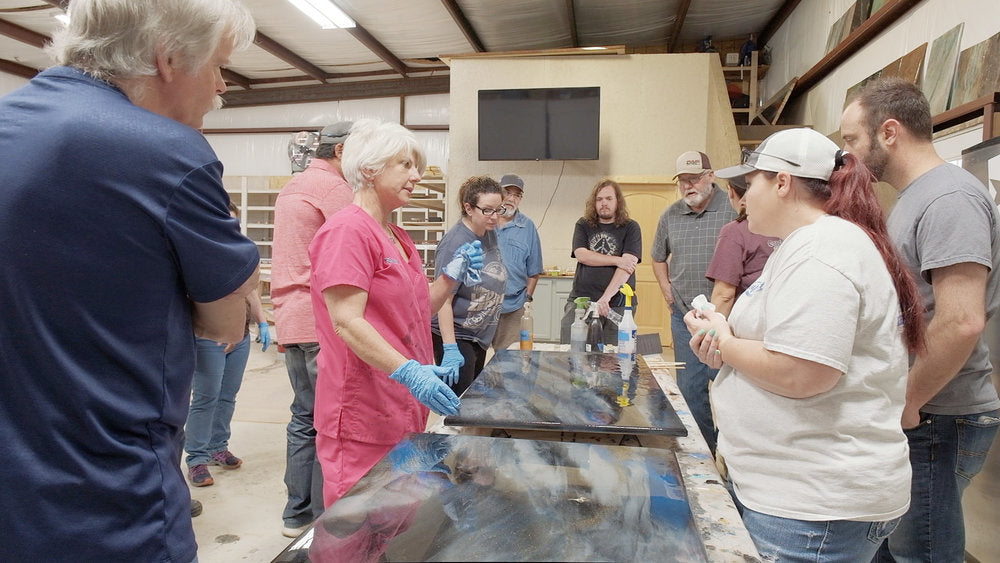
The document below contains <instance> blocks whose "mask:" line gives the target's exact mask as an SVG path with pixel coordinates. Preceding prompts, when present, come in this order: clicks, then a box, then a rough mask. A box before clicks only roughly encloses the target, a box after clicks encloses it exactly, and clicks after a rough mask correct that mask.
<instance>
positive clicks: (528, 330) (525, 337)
mask: <svg viewBox="0 0 1000 563" xmlns="http://www.w3.org/2000/svg"><path fill="white" fill-rule="evenodd" d="M534 328H535V319H534V317H532V316H531V302H530V301H528V302H527V303H525V304H524V314H523V315H521V349H522V350H531V348H532V344H533V343H534Z"/></svg>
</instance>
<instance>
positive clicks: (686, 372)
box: [670, 305, 719, 454]
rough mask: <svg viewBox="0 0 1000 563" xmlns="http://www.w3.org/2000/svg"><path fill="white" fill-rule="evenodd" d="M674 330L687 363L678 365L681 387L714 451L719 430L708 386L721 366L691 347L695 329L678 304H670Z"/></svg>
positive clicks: (679, 357)
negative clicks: (712, 364) (704, 360)
mask: <svg viewBox="0 0 1000 563" xmlns="http://www.w3.org/2000/svg"><path fill="white" fill-rule="evenodd" d="M670 332H671V334H672V335H673V339H674V360H675V361H678V362H684V367H682V368H678V369H677V387H679V388H680V390H681V395H683V396H684V400H685V401H687V404H688V408H689V409H691V416H693V417H694V421H695V422H696V423H697V424H698V429H699V430H701V435H702V436H704V437H705V442H707V443H708V449H709V450H710V451H711V452H712V453H713V454H714V453H715V436H716V431H715V423H714V422H713V421H712V405H711V403H710V402H709V399H708V386H709V384H710V383H711V382H712V381H715V376H716V375H718V373H719V370H717V369H712V368H710V367H708V366H707V365H705V364H703V363H701V360H699V359H698V356H696V355H695V353H694V351H692V350H691V345H690V341H691V333H690V332H689V331H688V329H687V325H685V324H684V313H682V312H679V311H678V309H677V307H676V306H675V305H671V306H670Z"/></svg>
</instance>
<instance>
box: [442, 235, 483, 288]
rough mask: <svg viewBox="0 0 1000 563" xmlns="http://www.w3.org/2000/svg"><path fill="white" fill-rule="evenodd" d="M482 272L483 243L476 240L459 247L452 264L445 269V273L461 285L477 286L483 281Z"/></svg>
mask: <svg viewBox="0 0 1000 563" xmlns="http://www.w3.org/2000/svg"><path fill="white" fill-rule="evenodd" d="M482 271H483V243H481V242H479V241H478V240H474V241H472V242H467V243H465V244H463V245H462V246H460V247H458V250H456V251H455V254H454V256H452V258H451V262H448V265H447V266H445V267H444V270H443V273H444V275H446V276H448V277H449V278H451V279H453V280H455V281H457V282H459V283H463V284H465V285H476V284H478V283H479V282H481V281H483V278H482V275H480V272H482Z"/></svg>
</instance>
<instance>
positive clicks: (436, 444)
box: [388, 440, 451, 474]
mask: <svg viewBox="0 0 1000 563" xmlns="http://www.w3.org/2000/svg"><path fill="white" fill-rule="evenodd" d="M450 449H451V448H450V446H449V445H448V442H446V441H444V440H436V441H432V442H429V443H424V444H415V443H413V442H412V441H405V442H402V443H401V444H398V445H397V446H396V447H395V448H393V449H392V450H391V451H389V456H388V457H389V461H390V462H391V463H392V468H393V469H396V470H398V471H402V472H403V473H417V472H419V471H440V472H441V473H447V474H451V469H449V468H448V466H447V465H445V464H443V463H441V462H442V461H443V460H444V458H446V457H448V452H449V451H450Z"/></svg>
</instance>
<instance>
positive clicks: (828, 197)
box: [799, 152, 925, 353]
mask: <svg viewBox="0 0 1000 563" xmlns="http://www.w3.org/2000/svg"><path fill="white" fill-rule="evenodd" d="M838 159H840V160H842V161H843V165H842V166H840V167H839V168H838V169H836V170H834V172H833V175H832V176H830V181H829V182H825V181H823V180H818V179H813V178H799V179H800V180H802V182H803V183H804V184H805V186H806V189H807V190H808V191H809V192H810V193H811V194H812V195H813V196H815V197H816V198H818V199H820V200H821V201H823V202H824V203H823V211H826V212H827V213H829V214H830V215H836V216H837V217H840V218H842V219H846V220H848V221H850V222H852V223H854V224H855V225H857V226H859V227H861V228H862V229H863V230H864V231H865V233H867V234H868V237H869V238H871V239H872V242H873V243H875V247H876V248H878V251H879V253H880V254H881V255H882V260H884V261H885V265H886V267H887V268H888V269H889V275H890V276H891V277H892V283H893V285H895V286H896V295H897V296H898V297H899V308H900V310H901V311H902V314H903V338H904V340H905V341H906V346H907V348H908V349H909V350H910V352H914V353H915V352H920V351H922V350H923V349H924V328H925V327H924V303H923V301H922V300H921V298H920V293H919V292H918V291H917V284H916V282H915V281H914V279H913V275H912V274H911V273H910V270H909V269H908V268H907V267H906V265H905V264H904V263H903V259H902V258H901V257H900V255H899V252H897V251H896V248H895V247H894V246H893V245H892V241H891V240H890V239H889V232H888V230H887V229H886V226H885V216H884V215H883V214H882V206H881V205H880V204H879V202H878V198H877V197H876V195H875V188H874V187H873V182H874V181H875V178H874V176H872V173H871V171H869V170H868V167H866V166H865V165H864V163H862V162H861V160H860V159H859V158H858V157H856V156H854V155H853V154H850V153H845V152H839V153H838Z"/></svg>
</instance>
